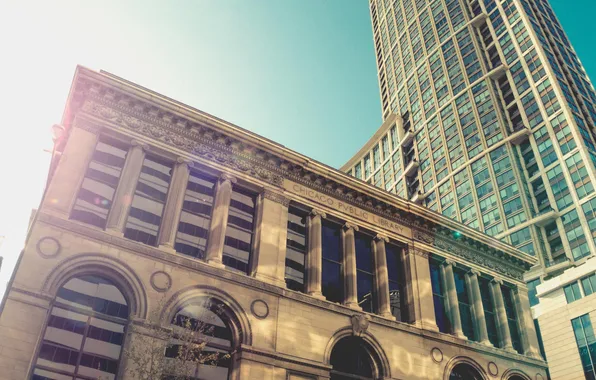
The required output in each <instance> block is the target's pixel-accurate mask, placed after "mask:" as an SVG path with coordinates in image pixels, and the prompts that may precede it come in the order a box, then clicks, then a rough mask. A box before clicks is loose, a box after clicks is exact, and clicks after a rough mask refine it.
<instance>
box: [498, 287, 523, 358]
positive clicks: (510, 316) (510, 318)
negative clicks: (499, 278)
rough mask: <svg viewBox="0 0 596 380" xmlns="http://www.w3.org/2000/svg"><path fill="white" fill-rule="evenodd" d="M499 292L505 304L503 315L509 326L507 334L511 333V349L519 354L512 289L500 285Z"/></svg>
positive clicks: (519, 346) (519, 345)
mask: <svg viewBox="0 0 596 380" xmlns="http://www.w3.org/2000/svg"><path fill="white" fill-rule="evenodd" d="M501 292H502V293H503V301H504V304H505V313H506V314H507V324H508V325H509V332H510V333H511V343H512V344H513V348H514V349H515V350H516V351H517V352H519V353H520V354H521V353H522V352H523V351H522V346H521V339H520V334H519V328H518V326H517V315H516V312H515V307H514V304H515V303H514V300H513V289H511V288H509V287H507V286H504V285H502V286H501Z"/></svg>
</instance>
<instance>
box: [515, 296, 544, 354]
mask: <svg viewBox="0 0 596 380" xmlns="http://www.w3.org/2000/svg"><path fill="white" fill-rule="evenodd" d="M513 300H514V306H515V314H516V315H517V325H518V330H519V333H520V340H521V344H522V349H523V351H524V355H527V356H530V357H532V358H535V359H542V355H541V354H540V346H539V345H538V336H537V335H536V329H535V327H534V320H533V318H532V312H531V309H530V301H529V299H528V289H527V288H525V287H524V288H522V287H518V288H517V289H516V290H515V291H514V292H513Z"/></svg>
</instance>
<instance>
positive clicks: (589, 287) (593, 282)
mask: <svg viewBox="0 0 596 380" xmlns="http://www.w3.org/2000/svg"><path fill="white" fill-rule="evenodd" d="M582 288H583V289H584V295H585V296H586V297H587V296H589V295H590V294H592V293H596V273H595V274H592V275H590V276H588V277H584V278H582Z"/></svg>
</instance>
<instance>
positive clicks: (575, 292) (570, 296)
mask: <svg viewBox="0 0 596 380" xmlns="http://www.w3.org/2000/svg"><path fill="white" fill-rule="evenodd" d="M563 291H564V292H565V299H566V300H567V303H571V302H575V301H577V300H579V299H581V298H582V293H581V291H580V290H579V284H578V283H577V282H574V283H573V284H569V285H567V286H565V287H564V288H563Z"/></svg>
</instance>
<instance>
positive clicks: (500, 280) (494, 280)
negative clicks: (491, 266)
mask: <svg viewBox="0 0 596 380" xmlns="http://www.w3.org/2000/svg"><path fill="white" fill-rule="evenodd" d="M490 282H491V283H493V284H498V285H503V280H502V279H500V278H497V277H495V278H493V279H492V280H490Z"/></svg>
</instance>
